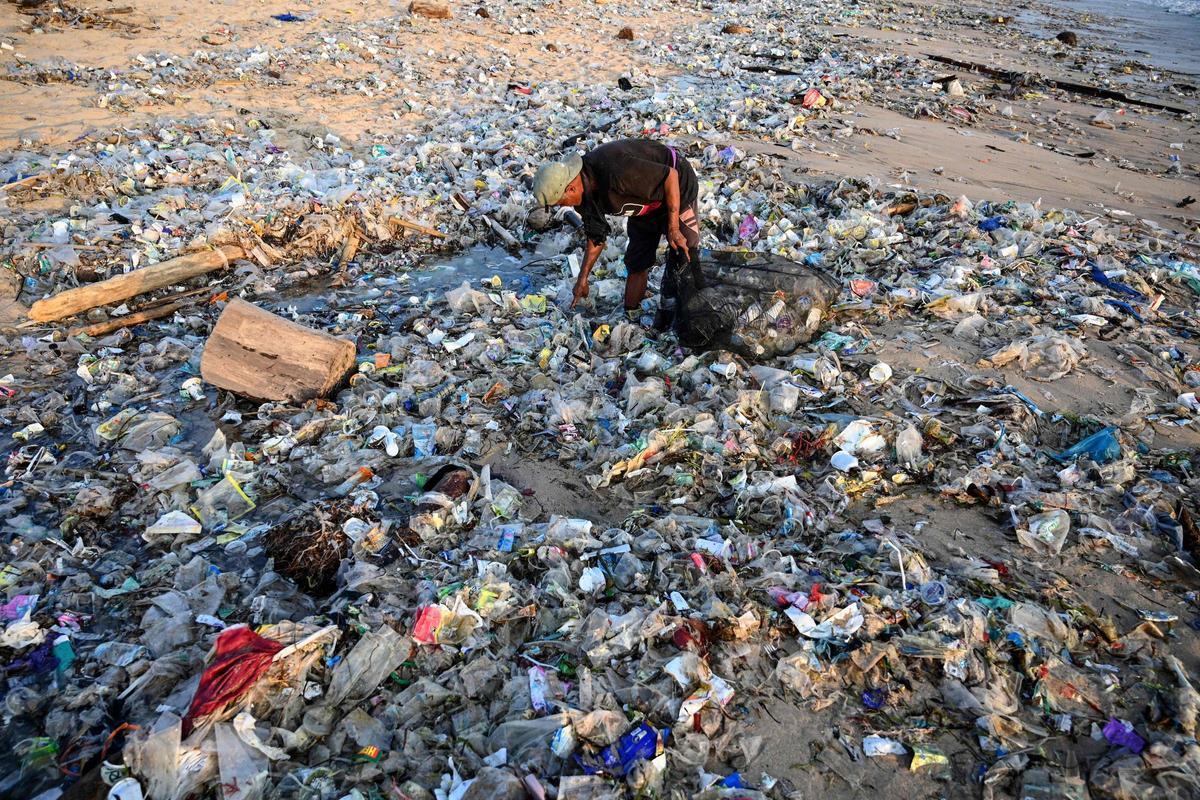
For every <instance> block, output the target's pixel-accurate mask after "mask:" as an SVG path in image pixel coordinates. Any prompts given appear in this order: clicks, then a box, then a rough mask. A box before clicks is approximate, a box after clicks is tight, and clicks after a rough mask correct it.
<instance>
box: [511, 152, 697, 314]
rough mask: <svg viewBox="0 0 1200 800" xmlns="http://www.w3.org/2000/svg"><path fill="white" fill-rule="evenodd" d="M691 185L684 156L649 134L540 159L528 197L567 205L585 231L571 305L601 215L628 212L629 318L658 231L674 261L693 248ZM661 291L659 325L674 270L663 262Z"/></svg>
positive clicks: (601, 232)
mask: <svg viewBox="0 0 1200 800" xmlns="http://www.w3.org/2000/svg"><path fill="white" fill-rule="evenodd" d="M697 189H698V187H697V182H696V173H695V172H693V171H692V167H691V165H690V164H688V162H687V159H685V158H684V157H683V156H681V155H679V154H678V153H677V152H675V149H674V148H672V147H668V146H667V145H665V144H662V143H661V142H655V141H652V140H650V139H622V140H620V141H616V142H609V143H608V144H603V145H600V146H599V147H597V148H596V149H595V150H593V151H591V152H590V153H588V154H587V155H585V156H582V157H580V156H577V155H576V156H570V157H569V158H566V159H564V160H562V161H549V162H546V163H545V164H543V165H542V166H541V167H540V168H539V169H538V171H537V175H536V176H535V177H534V179H533V195H534V198H535V199H536V200H537V202H538V203H540V204H541V205H542V206H571V207H573V208H575V209H576V210H577V211H578V212H579V215H580V217H582V218H583V231H584V234H585V235H586V236H587V245H586V248H585V250H584V257H583V266H582V267H581V268H580V270H579V278H578V279H577V280H576V281H575V297H574V299H573V300H572V301H571V307H572V308H574V307H575V305H576V304H577V303H578V302H579V300H580V298H583V297H587V296H588V278H589V277H590V275H591V273H592V267H593V266H595V264H596V259H598V258H599V257H600V253H601V252H603V250H604V242H605V241H606V240H607V238H608V234H609V232H610V228H609V226H608V221H607V220H606V219H605V217H606V216H622V217H628V218H629V221H628V222H627V223H626V231H627V232H628V234H629V246H628V247H627V249H626V250H625V270H626V272H627V276H626V278H625V314H626V316H627V317H629V318H630V319H631V320H636V319H637V318H638V317H639V316H640V308H641V303H642V299H643V298H645V296H646V282H647V280H648V279H649V277H650V268H651V267H653V266H654V260H655V255H656V254H657V252H658V243H659V241H660V240H661V239H662V237H663V235H666V237H667V244H668V245H669V247H670V249H671V251H673V253H674V255H675V257H676V259H682V262H681V263H685V264H686V263H688V262H689V261H691V259H692V258H693V257H694V256H695V255H697V254H698V253H699V247H700V227H699V221H698V219H697V217H696V195H697ZM668 260H670V259H668ZM677 263H680V262H677ZM661 294H662V303H661V308H660V310H659V315H658V319H657V320H656V321H655V325H656V326H658V327H660V328H665V327H667V326H669V325H670V324H671V322H672V318H673V317H674V310H675V303H676V281H675V274H674V272H673V270H672V269H671V268H670V267H668V269H667V271H666V275H665V276H664V277H663V281H662V293H661Z"/></svg>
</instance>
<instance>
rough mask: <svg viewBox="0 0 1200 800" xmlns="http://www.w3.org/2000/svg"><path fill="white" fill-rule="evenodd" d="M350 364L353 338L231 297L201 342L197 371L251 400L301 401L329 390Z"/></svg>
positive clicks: (209, 380)
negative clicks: (295, 321) (303, 323)
mask: <svg viewBox="0 0 1200 800" xmlns="http://www.w3.org/2000/svg"><path fill="white" fill-rule="evenodd" d="M353 366H354V343H353V342H350V341H347V340H346V339H338V338H336V337H334V336H330V335H329V334H327V333H322V332H321V331H315V330H312V329H311V328H305V327H304V326H303V325H297V324H296V323H294V322H292V321H290V320H286V319H284V318H282V317H279V316H276V315H275V314H272V313H271V312H269V311H264V310H263V309H261V308H259V307H258V306H256V305H253V304H251V303H247V302H246V301H245V300H240V299H236V298H235V299H233V300H230V301H229V305H227V306H225V310H224V311H223V312H222V313H221V317H220V319H218V320H217V324H216V326H214V327H213V332H212V333H211V334H210V335H209V337H208V341H207V342H206V343H205V345H204V355H203V356H202V357H201V359H200V375H201V377H203V378H204V380H206V381H208V382H209V383H211V384H212V385H213V386H217V387H220V388H222V389H228V390H229V391H231V392H235V393H237V394H241V395H245V396H247V397H252V398H254V399H256V400H281V401H290V402H303V401H305V400H310V399H312V398H314V397H324V396H325V395H327V394H329V393H330V392H332V391H333V390H334V389H335V388H336V387H337V385H338V384H339V383H341V381H342V379H343V378H345V377H346V373H348V372H349V371H350V369H351V368H352V367H353Z"/></svg>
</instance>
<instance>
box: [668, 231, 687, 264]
mask: <svg viewBox="0 0 1200 800" xmlns="http://www.w3.org/2000/svg"><path fill="white" fill-rule="evenodd" d="M667 244H668V245H670V246H671V247H672V248H673V249H675V250H682V251H683V257H684V260H686V261H691V260H692V254H691V253H690V252H689V251H688V243H687V237H686V236H684V235H683V231H681V230H679V227H678V226H675V227H671V228H668V229H667Z"/></svg>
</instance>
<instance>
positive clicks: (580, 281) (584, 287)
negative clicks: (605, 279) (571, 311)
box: [571, 273, 588, 308]
mask: <svg viewBox="0 0 1200 800" xmlns="http://www.w3.org/2000/svg"><path fill="white" fill-rule="evenodd" d="M587 296H588V276H587V275H585V274H583V273H580V275H579V277H578V278H576V279H575V298H574V299H573V300H571V308H574V307H575V306H577V305H579V300H580V298H583V297H587Z"/></svg>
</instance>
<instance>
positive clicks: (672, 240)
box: [663, 167, 691, 260]
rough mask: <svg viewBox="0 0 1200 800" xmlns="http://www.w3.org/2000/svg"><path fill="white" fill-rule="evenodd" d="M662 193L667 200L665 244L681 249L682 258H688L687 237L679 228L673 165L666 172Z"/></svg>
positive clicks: (676, 180) (676, 188) (675, 174)
mask: <svg viewBox="0 0 1200 800" xmlns="http://www.w3.org/2000/svg"><path fill="white" fill-rule="evenodd" d="M663 195H664V197H665V198H666V201H667V244H669V245H670V246H671V247H673V248H675V249H676V250H682V251H683V255H684V258H686V259H689V260H690V259H691V254H690V253H688V244H687V238H686V237H685V236H684V235H683V232H682V231H680V230H679V171H678V170H677V169H675V168H674V167H671V169H670V172H668V173H667V180H666V182H665V183H664V184H663Z"/></svg>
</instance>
